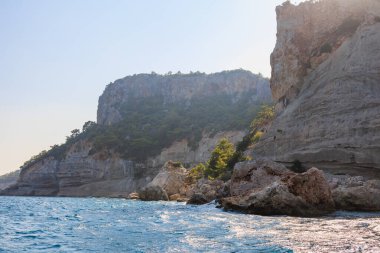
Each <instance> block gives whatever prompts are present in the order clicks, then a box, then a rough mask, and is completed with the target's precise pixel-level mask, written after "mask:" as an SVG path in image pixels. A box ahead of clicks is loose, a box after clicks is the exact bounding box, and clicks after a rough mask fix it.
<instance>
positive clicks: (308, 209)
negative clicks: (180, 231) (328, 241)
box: [220, 159, 334, 216]
mask: <svg viewBox="0 0 380 253" xmlns="http://www.w3.org/2000/svg"><path fill="white" fill-rule="evenodd" d="M230 187H231V197H227V198H222V199H221V200H220V204H221V206H222V207H223V208H224V209H226V210H238V211H242V212H246V213H252V214H260V215H292V216H316V215H322V214H326V213H329V212H331V211H333V210H334V201H333V199H332V195H331V190H330V187H329V185H328V181H327V180H326V178H325V177H324V173H323V172H322V171H321V170H318V169H316V168H311V169H310V170H308V171H307V172H305V173H301V174H298V173H294V172H292V171H289V170H288V169H286V168H285V167H283V166H282V165H280V164H276V163H274V162H271V161H269V160H266V159H259V160H257V161H249V162H244V163H240V164H238V165H237V166H236V168H235V170H234V173H233V176H232V179H231V186H230Z"/></svg>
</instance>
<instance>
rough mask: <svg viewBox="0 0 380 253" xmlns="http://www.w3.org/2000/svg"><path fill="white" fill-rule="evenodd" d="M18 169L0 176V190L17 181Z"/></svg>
mask: <svg viewBox="0 0 380 253" xmlns="http://www.w3.org/2000/svg"><path fill="white" fill-rule="evenodd" d="M19 174H20V170H16V171H13V172H10V173H7V174H5V175H2V176H0V190H2V189H5V188H7V187H9V186H10V185H12V184H15V183H16V182H17V178H18V176H19Z"/></svg>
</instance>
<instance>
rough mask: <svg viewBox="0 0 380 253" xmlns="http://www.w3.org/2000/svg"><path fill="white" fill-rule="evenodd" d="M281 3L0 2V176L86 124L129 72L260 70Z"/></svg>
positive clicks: (160, 0) (180, 0) (154, 0)
mask: <svg viewBox="0 0 380 253" xmlns="http://www.w3.org/2000/svg"><path fill="white" fill-rule="evenodd" d="M282 2H283V1H282V0H102V1H100V0H76V1H74V0H71V1H70V0H60V1H59V0H34V1H29V0H25V1H22V0H1V1H0V120H1V122H0V130H1V131H0V154H1V160H0V174H4V173H7V172H9V171H12V170H15V169H17V168H18V167H19V166H20V165H22V164H23V162H24V161H25V160H27V159H29V158H30V157H31V156H32V155H35V154H38V153H39V152H40V151H41V150H43V149H48V148H49V146H51V145H54V144H57V143H62V142H63V141H64V140H65V136H66V135H69V134H70V131H71V130H72V129H74V128H81V127H82V125H83V123H84V122H85V121H87V120H93V121H95V120H96V109H97V102H98V97H99V95H101V93H102V92H103V90H104V87H105V85H107V84H108V83H110V82H112V81H114V80H115V79H118V78H122V77H124V76H126V75H131V74H134V73H141V72H145V73H150V72H151V71H155V72H157V73H166V72H168V71H173V72H177V71H181V72H185V73H187V72H189V71H197V70H199V71H202V72H207V73H209V72H218V71H222V70H230V69H237V68H244V69H247V70H251V71H252V72H255V73H258V72H261V73H262V74H263V75H265V76H267V77H269V76H270V65H269V55H270V53H271V51H272V50H273V47H274V45H275V36H276V18H275V6H276V5H279V4H281V3H282Z"/></svg>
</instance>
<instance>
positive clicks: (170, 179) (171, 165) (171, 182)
mask: <svg viewBox="0 0 380 253" xmlns="http://www.w3.org/2000/svg"><path fill="white" fill-rule="evenodd" d="M187 175H188V172H187V170H186V169H185V168H184V167H183V166H182V164H177V163H175V162H172V161H168V162H166V163H165V165H164V167H163V168H162V169H161V171H160V172H159V173H158V174H157V176H156V177H155V178H154V179H153V180H152V182H150V183H149V184H148V185H147V186H159V187H161V188H162V189H164V190H165V191H166V193H167V194H168V196H171V195H174V194H179V193H180V190H181V188H182V187H183V186H184V185H185V180H186V177H187Z"/></svg>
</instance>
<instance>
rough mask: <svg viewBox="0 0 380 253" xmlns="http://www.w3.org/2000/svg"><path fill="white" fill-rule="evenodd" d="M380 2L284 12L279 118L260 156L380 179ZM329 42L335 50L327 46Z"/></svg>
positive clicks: (278, 54) (276, 75)
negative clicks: (324, 49) (297, 161)
mask: <svg viewBox="0 0 380 253" xmlns="http://www.w3.org/2000/svg"><path fill="white" fill-rule="evenodd" d="M376 16H380V2H379V1H377V0H360V1H359V0H350V1H346V0H331V1H318V2H315V3H312V2H311V1H310V2H307V3H302V4H300V5H299V6H293V5H291V4H285V5H284V6H282V7H278V9H277V19H278V33H277V44H276V48H275V50H274V52H273V54H272V58H271V62H272V79H271V89H272V94H273V96H274V98H275V99H276V102H277V111H278V116H277V118H276V119H275V121H274V122H273V123H272V126H271V128H270V129H269V131H268V132H267V133H266V135H265V136H264V137H263V138H262V139H261V141H260V143H259V144H258V145H257V146H256V147H255V150H254V151H253V153H252V155H253V157H260V156H263V157H268V158H270V159H272V160H275V161H278V162H282V163H286V164H291V163H292V162H293V161H294V160H299V161H301V162H302V163H303V164H304V165H305V166H307V167H312V166H316V167H318V168H323V169H324V170H325V171H329V172H332V173H334V174H336V173H344V174H352V175H361V176H365V177H366V178H374V177H376V178H380V156H379V154H380V127H379V126H380V113H379V112H380V85H379V83H380V61H379V59H380V43H379V41H380V23H379V22H378V19H376V18H375V17H376ZM326 43H329V45H330V47H331V48H330V49H329V50H327V51H328V52H326V53H324V52H322V51H323V50H322V48H323V47H324V45H325V44H326Z"/></svg>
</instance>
